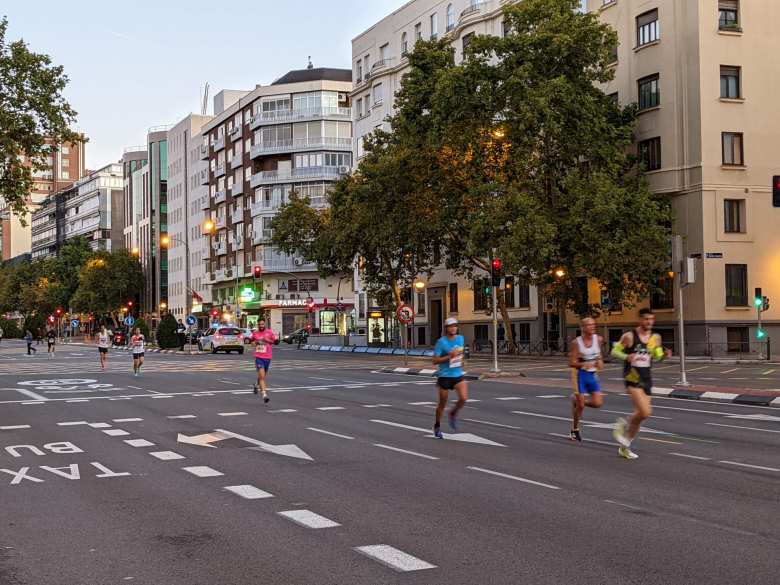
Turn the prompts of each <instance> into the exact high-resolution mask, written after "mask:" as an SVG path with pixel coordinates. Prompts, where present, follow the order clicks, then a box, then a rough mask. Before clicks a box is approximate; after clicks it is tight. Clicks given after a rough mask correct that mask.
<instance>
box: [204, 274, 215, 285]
mask: <svg viewBox="0 0 780 585" xmlns="http://www.w3.org/2000/svg"><path fill="white" fill-rule="evenodd" d="M215 282H217V273H216V272H207V273H206V284H214V283H215Z"/></svg>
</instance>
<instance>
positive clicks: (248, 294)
mask: <svg viewBox="0 0 780 585" xmlns="http://www.w3.org/2000/svg"><path fill="white" fill-rule="evenodd" d="M256 297H257V293H256V292H255V290H254V289H253V288H252V287H249V286H247V287H245V288H243V289H241V302H242V303H252V302H254V300H255V298H256Z"/></svg>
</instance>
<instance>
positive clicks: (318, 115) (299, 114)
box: [249, 107, 352, 130]
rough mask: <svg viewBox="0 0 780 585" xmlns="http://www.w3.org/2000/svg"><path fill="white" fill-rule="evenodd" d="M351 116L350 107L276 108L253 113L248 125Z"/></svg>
mask: <svg viewBox="0 0 780 585" xmlns="http://www.w3.org/2000/svg"><path fill="white" fill-rule="evenodd" d="M351 118H352V108H339V107H335V108H332V107H319V108H305V109H303V110H276V111H273V112H260V113H259V114H255V115H254V116H252V119H251V120H250V122H249V127H250V128H251V129H252V130H255V129H257V128H260V127H261V126H268V125H269V124H282V123H289V122H305V121H307V120H350V119H351Z"/></svg>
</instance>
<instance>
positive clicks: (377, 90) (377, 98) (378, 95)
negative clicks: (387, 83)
mask: <svg viewBox="0 0 780 585" xmlns="http://www.w3.org/2000/svg"><path fill="white" fill-rule="evenodd" d="M382 99H383V96H382V84H381V83H377V84H376V85H375V86H374V104H381V103H382Z"/></svg>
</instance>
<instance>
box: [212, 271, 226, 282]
mask: <svg viewBox="0 0 780 585" xmlns="http://www.w3.org/2000/svg"><path fill="white" fill-rule="evenodd" d="M213 276H214V282H221V281H223V280H225V269H224V268H220V269H219V270H215V271H214V272H213Z"/></svg>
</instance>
